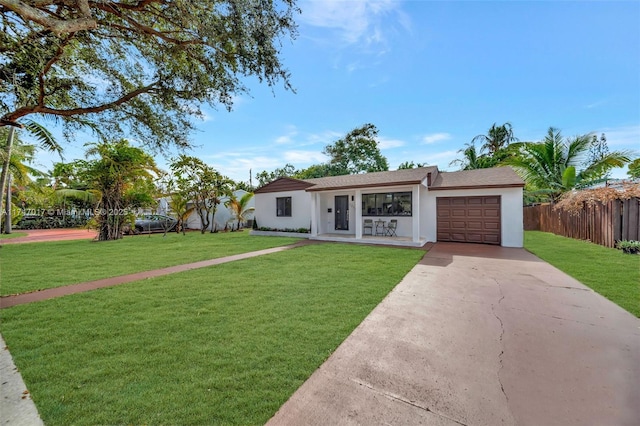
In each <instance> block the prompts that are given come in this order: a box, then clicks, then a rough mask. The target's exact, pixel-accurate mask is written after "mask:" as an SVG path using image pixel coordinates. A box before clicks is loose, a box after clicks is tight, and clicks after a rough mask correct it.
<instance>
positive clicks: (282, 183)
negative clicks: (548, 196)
mask: <svg viewBox="0 0 640 426" xmlns="http://www.w3.org/2000/svg"><path fill="white" fill-rule="evenodd" d="M429 174H431V175H432V178H433V179H432V181H431V185H429V190H434V191H437V190H447V189H473V188H508V187H523V186H524V181H523V180H522V179H521V178H520V176H518V175H517V174H516V172H515V171H513V169H512V168H511V167H496V168H492V169H477V170H463V171H459V172H439V171H438V168H437V167H436V166H429V167H418V168H416V169H404V170H393V171H387V172H373V173H364V174H358V175H344V176H329V177H323V178H316V179H293V178H290V177H281V178H278V179H276V180H274V181H273V182H270V183H268V184H266V185H265V186H263V187H261V188H259V189H257V190H256V191H255V193H256V194H262V193H268V192H285V191H309V192H311V191H329V190H337V189H351V188H368V187H380V186H397V185H414V184H420V183H422V182H423V181H424V180H425V179H427V177H428V175H429Z"/></svg>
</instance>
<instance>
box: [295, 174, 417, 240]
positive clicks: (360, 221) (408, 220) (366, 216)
mask: <svg viewBox="0 0 640 426" xmlns="http://www.w3.org/2000/svg"><path fill="white" fill-rule="evenodd" d="M307 192H308V193H309V194H310V196H311V232H310V235H309V238H310V239H312V240H319V241H340V242H355V243H363V244H382V245H396V246H405V247H422V246H423V245H424V244H425V243H426V242H427V241H426V239H425V238H424V237H421V235H420V234H421V217H420V216H421V215H420V206H421V204H422V203H421V201H420V197H421V195H423V194H422V191H421V185H420V184H414V185H398V186H372V187H366V188H340V189H331V190H319V191H314V190H313V189H310V190H307ZM376 203H377V204H376ZM382 223H383V224H384V225H382V226H383V228H382V229H381V228H380V226H381V225H380V224H382ZM372 224H373V228H372V227H371V225H372ZM391 226H393V227H394V229H393V231H389V232H387V231H388V230H389V228H390V227H391Z"/></svg>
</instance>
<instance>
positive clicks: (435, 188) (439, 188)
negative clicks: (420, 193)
mask: <svg viewBox="0 0 640 426" xmlns="http://www.w3.org/2000/svg"><path fill="white" fill-rule="evenodd" d="M495 188H524V184H522V183H511V184H499V185H482V186H478V185H459V186H444V187H443V186H430V187H429V191H449V190H459V189H495Z"/></svg>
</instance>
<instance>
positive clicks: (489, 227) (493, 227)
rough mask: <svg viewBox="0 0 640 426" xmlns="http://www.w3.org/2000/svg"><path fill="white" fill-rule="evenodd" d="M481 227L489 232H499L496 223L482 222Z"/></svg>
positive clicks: (498, 226)
mask: <svg viewBox="0 0 640 426" xmlns="http://www.w3.org/2000/svg"><path fill="white" fill-rule="evenodd" d="M483 227H484V229H486V230H491V231H499V230H500V224H499V223H497V222H484V223H483Z"/></svg>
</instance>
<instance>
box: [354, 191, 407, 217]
mask: <svg viewBox="0 0 640 426" xmlns="http://www.w3.org/2000/svg"><path fill="white" fill-rule="evenodd" d="M362 215H363V216H411V192H387V193H382V194H363V195H362Z"/></svg>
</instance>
